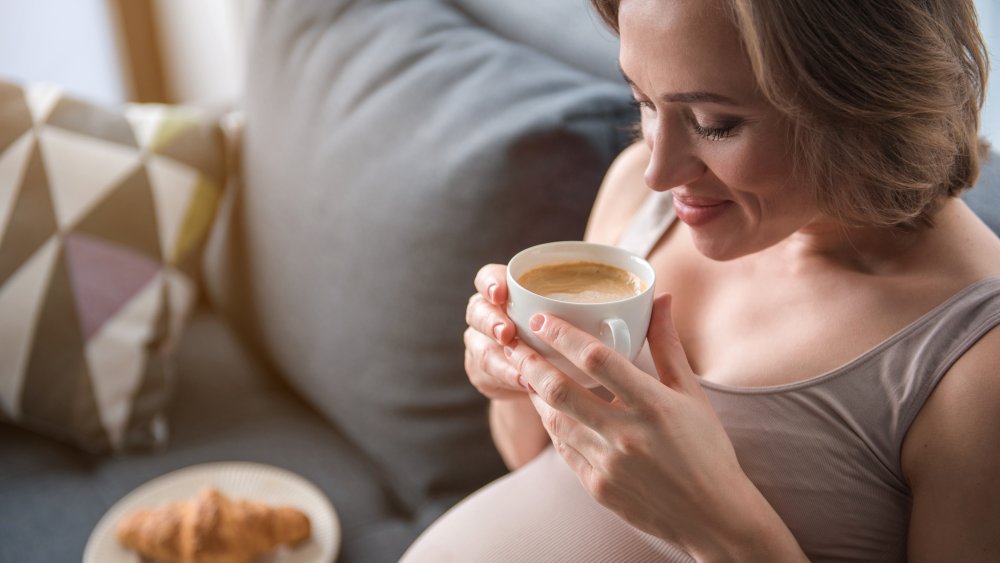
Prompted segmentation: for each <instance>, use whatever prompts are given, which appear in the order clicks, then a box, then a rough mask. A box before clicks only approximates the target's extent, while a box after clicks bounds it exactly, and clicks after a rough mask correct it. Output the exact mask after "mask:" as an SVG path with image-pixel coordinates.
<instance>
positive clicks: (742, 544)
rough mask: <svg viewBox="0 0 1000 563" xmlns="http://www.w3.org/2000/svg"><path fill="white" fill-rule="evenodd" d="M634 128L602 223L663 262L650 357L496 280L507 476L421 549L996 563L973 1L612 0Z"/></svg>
mask: <svg viewBox="0 0 1000 563" xmlns="http://www.w3.org/2000/svg"><path fill="white" fill-rule="evenodd" d="M595 4H596V6H597V9H598V10H599V12H600V13H601V14H602V15H603V17H604V18H605V19H606V20H607V22H608V23H609V24H610V25H611V27H612V28H613V29H614V30H615V31H616V32H618V33H619V35H620V38H621V50H620V59H619V62H620V65H621V69H622V72H623V74H624V75H625V77H626V80H627V81H628V82H629V84H630V85H631V87H632V91H633V93H634V96H635V100H636V103H637V105H638V106H639V108H640V112H641V127H640V130H641V140H640V141H639V142H637V143H636V144H635V145H634V146H632V147H631V148H629V149H628V150H626V151H625V152H624V153H623V154H622V155H621V156H620V157H619V159H618V160H617V162H616V163H615V164H614V165H613V167H612V168H611V170H610V171H609V172H608V175H607V177H606V180H605V183H604V185H603V187H602V189H601V193H600V195H599V197H598V200H597V202H596V204H595V207H594V209H593V214H592V217H591V221H590V224H589V226H588V230H587V236H586V238H587V239H588V240H591V241H595V242H602V243H606V244H617V245H619V246H623V247H625V248H628V249H630V250H632V251H633V252H635V253H637V254H640V255H643V256H645V257H646V258H647V259H648V260H649V261H650V263H651V264H652V265H653V266H654V268H655V269H656V271H657V287H656V292H657V293H658V294H660V296H659V297H658V298H657V300H656V302H655V305H654V310H653V319H652V322H651V325H650V331H649V335H648V343H647V344H648V349H647V350H646V351H644V353H643V354H641V355H640V357H639V359H638V360H636V362H635V363H634V364H633V363H631V362H629V361H627V359H625V358H622V357H621V356H618V355H617V354H615V353H614V352H612V351H611V350H609V349H607V348H606V347H604V346H602V345H601V344H600V343H599V342H598V341H596V340H595V339H594V338H592V337H590V336H587V335H586V334H585V333H583V332H581V331H579V330H577V329H576V328H574V327H572V326H570V325H568V324H567V323H565V322H564V321H562V320H560V319H558V318H556V317H554V316H551V315H539V316H536V317H535V318H534V319H532V322H531V330H533V331H534V332H535V333H536V334H537V335H538V336H539V337H540V338H541V339H542V340H543V341H544V342H546V343H548V344H549V345H551V346H552V347H553V348H554V349H556V350H557V351H559V352H560V353H561V354H562V355H563V356H565V357H566V358H567V359H568V360H570V361H571V362H573V363H574V364H575V365H577V366H578V367H580V368H581V369H583V370H584V371H585V372H587V373H588V374H589V375H591V377H593V378H594V379H595V380H597V381H598V382H600V383H601V384H602V386H603V388H602V389H601V391H599V392H594V391H591V390H588V389H585V388H584V387H581V386H580V385H578V384H576V383H575V382H573V381H571V380H570V379H569V378H567V377H566V375H565V374H563V373H561V372H560V371H558V370H557V369H555V368H554V367H552V365H551V364H549V363H548V362H546V361H545V360H543V359H541V358H540V356H538V354H537V353H536V352H535V351H534V350H532V349H530V348H529V347H528V346H527V345H525V344H523V343H520V342H519V340H518V338H517V334H515V332H516V331H515V329H514V327H513V324H512V323H511V321H510V319H509V318H508V317H507V316H506V314H505V312H504V311H505V308H504V307H505V300H506V297H507V287H506V285H505V282H504V274H505V271H504V268H503V266H499V265H489V266H486V267H484V268H483V269H482V270H481V271H480V273H479V275H478V277H477V278H476V282H475V283H476V287H477V289H478V293H477V294H476V295H475V296H474V297H473V298H472V299H471V300H470V302H469V307H468V311H467V319H468V323H469V329H468V330H467V332H466V335H465V343H466V348H467V351H466V367H467V371H468V375H469V379H470V380H471V382H472V384H473V385H475V386H476V387H477V388H478V389H479V390H480V391H481V392H482V393H483V394H484V395H486V396H487V397H489V398H490V399H491V414H490V416H491V424H492V428H493V432H494V438H495V441H496V444H497V447H498V449H499V450H500V452H501V453H502V455H503V456H504V459H505V460H506V462H507V463H508V465H509V466H510V467H511V468H512V469H515V471H513V472H512V473H510V474H509V475H508V476H506V477H504V478H503V479H501V480H499V481H497V482H495V483H493V484H491V485H489V486H487V487H486V488H484V489H483V490H481V491H479V492H478V493H476V494H475V495H473V496H471V497H470V498H468V499H466V500H465V501H464V502H462V503H460V504H459V505H458V506H456V507H455V508H454V509H453V510H452V511H450V512H449V513H447V514H446V515H444V516H443V517H442V518H441V519H440V520H439V521H438V522H436V523H435V524H434V525H432V526H431V527H430V528H429V529H428V530H427V531H426V532H425V534H424V535H423V536H422V537H421V538H419V539H418V540H417V542H416V543H415V544H414V545H413V546H412V547H411V549H410V550H409V552H408V553H407V555H406V556H404V560H405V561H407V562H412V561H434V562H446V561H463V562H466V561H473V562H475V561H497V562H511V561H514V562H519V561H545V562H553V561H566V562H605V561H614V562H617V561H692V560H695V561H743V562H747V561H765V562H776V561H806V560H812V561H1000V540H998V537H1000V536H998V534H997V531H998V530H1000V509H998V507H1000V479H998V478H997V475H998V472H1000V447H997V441H996V431H997V429H998V428H1000V373H998V370H997V366H998V365H1000V329H998V328H997V325H1000V240H998V239H997V237H996V236H995V235H994V234H993V233H992V232H991V231H990V230H989V229H988V228H987V227H986V226H985V225H984V224H983V223H982V222H981V221H980V220H979V219H977V217H976V216H975V215H974V214H973V213H972V212H971V211H970V210H969V209H968V208H967V207H966V205H965V204H964V203H963V202H962V201H961V200H960V199H959V198H957V197H956V196H957V195H958V194H960V193H961V192H962V191H963V190H965V189H967V188H968V187H969V186H970V185H971V184H972V183H973V182H974V181H975V179H976V176H977V174H978V170H979V159H980V151H981V148H980V143H979V140H978V127H979V108H980V107H981V103H982V96H983V91H984V88H985V82H986V67H987V62H986V53H985V48H984V46H983V43H982V39H981V36H980V34H979V31H978V29H977V24H976V17H975V12H974V8H973V3H972V0H879V1H877V2H862V1H859V2H834V1H831V0H780V1H779V0H621V2H617V1H614V0H595Z"/></svg>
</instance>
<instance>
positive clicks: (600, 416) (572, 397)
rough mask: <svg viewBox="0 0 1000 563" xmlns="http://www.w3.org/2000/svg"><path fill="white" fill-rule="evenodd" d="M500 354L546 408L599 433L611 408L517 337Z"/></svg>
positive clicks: (611, 410)
mask: <svg viewBox="0 0 1000 563" xmlns="http://www.w3.org/2000/svg"><path fill="white" fill-rule="evenodd" d="M504 354H505V355H506V356H507V359H508V360H509V361H510V363H511V365H513V366H514V369H516V370H517V371H518V373H520V374H521V375H522V376H524V379H525V380H526V381H527V383H528V385H529V387H530V388H531V389H532V390H534V392H535V393H536V394H537V395H538V396H539V397H541V399H542V400H543V401H545V403H546V404H548V405H549V406H550V407H552V408H554V409H556V410H558V411H560V412H563V413H566V414H568V415H569V416H571V417H573V418H575V419H576V420H578V421H580V422H582V423H583V424H585V425H587V426H589V427H591V428H593V429H594V430H597V431H598V432H600V431H601V430H602V428H604V426H605V425H606V424H607V423H608V420H609V418H610V415H611V413H612V412H613V408H614V407H612V406H611V404H610V403H607V402H605V401H603V400H601V399H600V398H598V397H597V396H596V395H594V394H593V393H591V392H590V391H589V390H588V389H586V388H584V387H583V386H581V385H580V384H578V383H576V382H575V381H573V380H572V379H570V377H569V376H568V375H566V374H565V373H563V372H561V371H559V370H558V369H556V368H555V367H554V366H553V365H552V364H550V363H549V362H548V361H547V360H545V358H543V357H542V356H541V355H539V354H538V352H536V351H534V350H532V349H531V347H530V346H528V345H526V344H524V343H523V342H521V341H520V340H515V341H514V342H512V343H511V344H508V345H507V346H505V347H504Z"/></svg>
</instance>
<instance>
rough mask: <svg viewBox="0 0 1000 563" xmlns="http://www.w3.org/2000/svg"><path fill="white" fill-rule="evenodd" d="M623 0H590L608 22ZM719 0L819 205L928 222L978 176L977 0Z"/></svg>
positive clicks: (868, 221)
mask: <svg viewBox="0 0 1000 563" xmlns="http://www.w3.org/2000/svg"><path fill="white" fill-rule="evenodd" d="M619 2H620V0H592V3H593V5H594V7H595V8H596V9H597V11H598V13H599V14H600V15H601V17H602V18H603V19H604V20H605V22H606V23H607V24H608V25H609V26H610V27H611V28H612V29H613V30H614V31H615V32H616V33H617V32H618V5H619ZM726 3H727V4H728V8H729V10H730V14H731V16H732V18H733V22H734V23H735V25H736V28H737V30H738V32H739V33H740V36H741V38H742V42H743V47H744V49H745V51H746V54H747V56H748V58H749V60H750V64H751V66H752V67H753V72H754V75H755V77H756V80H757V84H758V87H759V88H760V89H761V91H762V92H763V94H764V95H765V96H766V98H767V99H768V100H769V101H770V103H771V104H772V105H774V107H776V108H777V109H778V110H779V111H780V112H781V113H782V114H784V115H785V116H786V117H787V118H788V119H789V122H790V123H791V125H792V127H791V128H792V132H793V135H794V143H793V146H794V158H795V163H796V166H797V167H798V170H799V171H800V172H801V173H803V174H804V175H805V176H804V177H805V178H806V179H807V180H808V181H810V182H812V184H813V185H814V186H815V189H816V190H817V198H818V201H819V205H820V208H821V210H822V211H823V212H824V213H826V214H827V215H830V216H832V217H835V218H837V219H839V220H840V221H842V222H843V223H845V224H848V225H875V226H883V227H903V228H908V229H912V228H918V227H921V226H930V225H931V224H932V223H931V216H932V214H933V212H934V211H935V210H936V209H937V208H938V207H939V206H940V204H941V202H942V201H943V200H944V198H945V197H949V196H950V197H954V196H957V195H959V194H960V193H962V192H963V191H964V190H966V189H967V188H969V187H970V186H972V184H973V183H974V182H975V180H976V178H977V177H978V175H979V165H980V159H981V158H982V157H983V155H984V154H985V153H986V148H987V146H986V144H985V142H984V141H982V140H981V139H980V138H979V112H980V110H981V109H982V105H983V100H984V96H985V88H986V81H987V77H988V73H989V71H988V68H989V60H988V54H987V51H986V46H985V44H984V42H983V38H982V35H981V34H980V32H979V26H978V20H977V16H976V11H975V7H974V6H973V0H878V1H874V2H869V1H856V2H831V1H829V0H726Z"/></svg>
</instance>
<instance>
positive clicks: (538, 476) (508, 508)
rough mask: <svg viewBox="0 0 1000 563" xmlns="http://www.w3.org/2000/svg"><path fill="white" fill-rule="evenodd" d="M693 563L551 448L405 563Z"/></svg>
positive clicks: (477, 497)
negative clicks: (615, 508) (627, 518)
mask: <svg viewBox="0 0 1000 563" xmlns="http://www.w3.org/2000/svg"><path fill="white" fill-rule="evenodd" d="M459 561H461V562H463V563H464V562H476V563H485V562H493V561H495V562H497V563H501V562H502V563H509V562H512V561H518V562H520V561H526V562H532V561H545V562H562V561H565V562H574V563H587V562H593V563H598V562H600V563H605V562H608V561H643V562H646V561H650V562H657V561H664V562H684V563H688V562H693V561H694V560H693V559H692V558H691V557H690V556H688V555H687V553H685V552H684V551H682V550H681V549H679V548H677V547H676V546H674V545H673V544H670V543H667V542H665V541H663V540H661V539H658V538H656V537H653V536H650V535H649V534H646V533H644V532H641V531H639V530H637V529H635V528H633V527H632V526H630V525H628V524H627V523H625V522H624V521H623V520H621V519H620V518H618V516H616V515H615V514H614V513H612V512H611V511H609V510H607V509H606V508H604V507H603V506H601V505H600V504H598V503H597V502H596V501H595V500H593V499H592V498H591V497H590V496H589V495H588V494H587V492H586V491H585V490H584V489H583V487H582V486H581V485H580V483H579V481H577V478H576V475H575V474H573V472H572V471H570V470H569V468H568V467H567V466H566V464H565V463H564V462H563V460H562V458H561V457H559V455H558V454H556V453H555V451H554V450H553V449H552V448H548V449H547V450H545V451H544V452H543V453H542V454H541V455H539V456H538V457H537V458H535V459H534V460H533V461H532V462H531V463H529V464H527V465H525V466H524V467H522V468H520V469H519V470H517V471H515V472H513V473H511V474H509V475H507V476H505V477H503V478H501V479H499V480H497V481H494V482H493V483H491V484H490V485H487V486H486V487H484V488H482V489H480V490H479V491H478V492H476V493H474V494H472V495H471V496H469V497H468V498H466V499H465V500H463V501H462V502H460V503H459V504H457V505H455V507H453V508H452V509H451V510H449V511H448V512H447V513H445V514H444V515H443V516H441V518H439V519H438V520H437V521H436V522H435V523H434V524H432V525H431V526H430V527H429V528H428V529H427V530H426V531H425V532H424V533H423V535H421V536H420V537H419V538H417V541H416V542H414V543H413V545H412V546H410V549H409V550H407V552H406V554H404V555H403V558H402V559H401V563H424V562H434V563H448V562H459Z"/></svg>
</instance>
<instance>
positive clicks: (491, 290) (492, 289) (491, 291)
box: [486, 284, 497, 305]
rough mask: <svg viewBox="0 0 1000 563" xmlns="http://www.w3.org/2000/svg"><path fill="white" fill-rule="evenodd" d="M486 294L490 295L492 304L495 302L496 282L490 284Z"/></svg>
mask: <svg viewBox="0 0 1000 563" xmlns="http://www.w3.org/2000/svg"><path fill="white" fill-rule="evenodd" d="M486 294H487V295H489V296H490V302H491V303H493V304H494V305H496V304H497V284H493V285H491V286H490V287H489V288H488V289H487V290H486Z"/></svg>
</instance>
